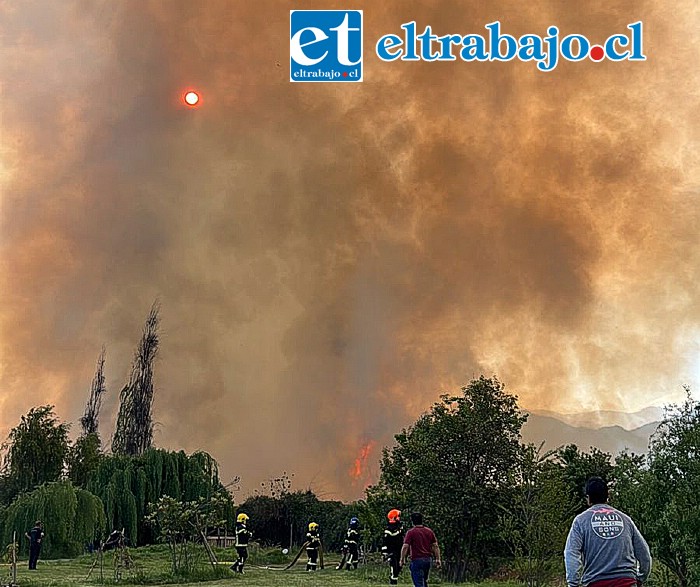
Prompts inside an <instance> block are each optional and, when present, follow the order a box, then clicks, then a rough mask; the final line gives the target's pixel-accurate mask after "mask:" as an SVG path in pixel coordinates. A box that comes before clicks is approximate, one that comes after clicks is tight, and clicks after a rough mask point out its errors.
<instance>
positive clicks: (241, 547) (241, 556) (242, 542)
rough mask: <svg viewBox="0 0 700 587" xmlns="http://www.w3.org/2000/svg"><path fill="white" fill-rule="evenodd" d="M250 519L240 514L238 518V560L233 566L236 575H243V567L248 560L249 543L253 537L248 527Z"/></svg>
mask: <svg viewBox="0 0 700 587" xmlns="http://www.w3.org/2000/svg"><path fill="white" fill-rule="evenodd" d="M249 519H250V518H249V517H248V516H247V515H246V514H238V517H237V518H236V554H237V555H238V558H237V559H236V562H234V563H233V564H232V565H231V570H232V571H233V572H235V573H243V566H244V565H245V561H246V560H247V559H248V542H250V537H251V536H252V534H251V532H250V530H248V528H247V527H246V524H247V523H248V520H249Z"/></svg>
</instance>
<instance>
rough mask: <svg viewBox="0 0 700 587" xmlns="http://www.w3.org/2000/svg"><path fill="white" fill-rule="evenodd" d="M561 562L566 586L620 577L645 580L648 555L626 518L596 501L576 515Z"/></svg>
mask: <svg viewBox="0 0 700 587" xmlns="http://www.w3.org/2000/svg"><path fill="white" fill-rule="evenodd" d="M564 564H565V565H566V584H567V585H568V586H569V587H578V586H579V585H588V584H589V583H591V582H593V581H602V580H603V579H617V578H621V577H630V578H633V579H637V580H638V581H646V579H647V577H648V576H649V572H650V571H651V555H650V554H649V546H648V545H647V543H646V541H645V540H644V538H643V537H642V535H641V534H640V533H639V530H637V527H636V526H635V525H634V522H633V521H632V520H631V519H630V517H629V516H628V515H626V514H623V513H622V512H620V511H618V510H616V509H615V508H613V507H611V506H609V505H608V504H606V503H599V504H596V505H593V506H591V507H590V508H588V509H587V510H586V511H585V512H583V513H582V514H579V515H578V516H576V519H575V520H574V523H573V524H572V525H571V530H570V531H569V536H568V538H567V539H566V547H565V548H564Z"/></svg>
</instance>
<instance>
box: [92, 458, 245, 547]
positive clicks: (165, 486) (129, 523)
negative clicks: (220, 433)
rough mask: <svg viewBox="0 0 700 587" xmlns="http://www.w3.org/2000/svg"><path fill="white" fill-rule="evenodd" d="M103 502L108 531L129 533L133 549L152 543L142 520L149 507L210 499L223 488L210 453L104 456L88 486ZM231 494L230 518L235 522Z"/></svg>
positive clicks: (148, 526) (149, 527)
mask: <svg viewBox="0 0 700 587" xmlns="http://www.w3.org/2000/svg"><path fill="white" fill-rule="evenodd" d="M87 488H88V490H89V491H91V492H92V493H94V494H95V495H97V496H98V497H99V498H100V499H101V500H102V502H103V503H104V508H105V514H106V517H107V529H108V530H109V531H112V530H121V529H122V528H123V529H125V530H126V538H127V540H128V541H129V542H130V543H131V544H133V545H143V544H150V543H151V542H153V540H154V539H155V536H154V535H153V527H152V526H151V525H149V524H147V523H146V522H145V520H144V518H145V516H146V514H147V513H148V504H149V503H153V502H156V501H157V500H158V499H159V498H161V497H163V496H166V495H167V496H169V497H172V498H173V499H175V500H178V501H193V500H196V499H198V498H200V497H203V498H207V499H208V498H209V497H211V496H212V495H214V494H215V493H219V492H220V491H221V490H222V489H224V488H223V485H222V484H221V482H220V480H219V468H218V465H217V463H216V461H215V460H214V459H213V458H212V457H211V456H210V455H208V454H207V453H204V452H196V453H194V454H192V455H186V454H185V453H184V452H183V451H179V452H168V451H165V450H162V449H150V450H147V451H146V452H145V453H143V454H142V455H140V456H137V457H132V456H124V455H110V456H103V457H102V458H101V459H100V462H99V465H98V467H97V469H96V470H95V471H94V473H93V474H92V475H91V476H90V479H89V481H88V484H87ZM227 495H229V506H228V509H227V510H226V512H227V518H228V519H229V520H232V519H233V517H234V516H233V511H234V510H233V500H232V498H231V497H230V494H227Z"/></svg>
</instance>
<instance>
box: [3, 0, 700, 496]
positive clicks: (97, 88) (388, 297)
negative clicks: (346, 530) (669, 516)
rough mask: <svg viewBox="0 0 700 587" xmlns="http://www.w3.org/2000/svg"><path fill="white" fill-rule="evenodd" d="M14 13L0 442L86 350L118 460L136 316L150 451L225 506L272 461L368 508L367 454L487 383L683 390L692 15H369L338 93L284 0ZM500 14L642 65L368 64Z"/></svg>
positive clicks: (361, 0)
mask: <svg viewBox="0 0 700 587" xmlns="http://www.w3.org/2000/svg"><path fill="white" fill-rule="evenodd" d="M6 4H7V5H8V8H4V5H3V8H0V13H1V16H0V29H1V30H0V38H2V43H0V80H2V87H1V88H0V91H1V92H2V94H1V95H0V98H1V100H0V109H1V111H0V125H2V128H1V129H0V130H1V131H2V133H1V135H0V182H1V183H0V213H1V219H0V220H1V226H0V299H2V304H0V343H1V344H0V353H1V356H0V389H1V390H2V392H1V393H0V440H1V437H4V434H5V433H6V432H7V431H8V430H9V428H10V427H11V426H14V425H15V424H16V422H17V421H18V420H19V417H20V415H21V414H22V413H25V412H26V411H27V410H28V409H29V408H30V407H31V406H33V405H37V404H40V403H48V402H52V403H55V404H56V406H57V413H58V414H60V415H61V416H62V417H63V418H65V419H66V420H69V421H73V422H76V421H77V419H78V418H79V416H80V415H81V414H82V412H83V408H84V405H85V401H86V400H87V395H88V390H89V386H90V381H91V379H92V370H93V368H94V365H95V360H96V358H97V356H98V354H99V352H100V349H101V347H102V345H103V344H106V345H107V361H106V364H105V375H106V380H107V395H106V397H105V403H104V404H103V417H102V418H101V420H100V421H101V427H102V428H101V432H102V436H103V439H104V440H105V441H106V444H108V443H109V437H110V435H111V433H112V430H111V427H112V424H113V421H114V415H115V411H116V402H117V397H118V392H119V389H120V388H121V386H122V385H123V384H124V382H125V379H126V377H127V375H128V370H129V365H130V362H131V359H132V354H133V349H134V345H135V344H136V342H137V341H138V337H139V335H140V332H141V327H142V323H143V320H144V318H145V316H146V313H147V312H148V308H149V307H150V305H151V303H152V302H153V300H154V299H155V298H156V297H158V298H159V299H160V300H161V302H162V325H163V336H162V346H161V351H162V352H161V355H160V360H159V362H158V363H157V365H156V372H155V387H156V390H155V405H154V413H155V418H156V420H157V422H158V426H157V431H156V437H155V442H156V443H157V444H158V445H159V446H163V447H166V448H177V449H180V448H182V449H185V450H188V451H192V450H198V449H202V450H207V451H209V452H211V453H212V455H213V456H214V457H216V458H217V459H218V460H219V462H220V464H221V469H222V473H223V475H224V476H225V477H233V476H235V475H241V476H242V477H243V484H244V488H245V489H247V488H250V487H256V486H257V484H258V483H259V482H260V481H261V480H263V479H268V478H273V477H275V476H276V475H278V474H279V471H282V470H287V471H293V472H294V473H295V483H297V484H300V485H302V486H310V487H311V488H312V489H313V490H315V491H317V492H319V494H323V495H325V496H329V497H330V496H333V497H340V498H344V499H351V498H356V497H358V496H359V495H360V493H361V485H362V484H363V483H364V482H365V480H366V479H370V478H371V476H372V474H373V472H374V470H373V467H375V466H376V462H377V457H378V453H379V452H380V451H379V450H375V449H374V448H373V447H374V445H371V443H365V440H366V439H369V438H371V439H373V442H374V443H376V446H377V447H382V446H385V445H387V444H390V443H391V442H392V439H393V435H394V434H396V433H397V432H399V431H400V430H401V428H403V427H404V426H407V425H410V423H411V422H413V421H414V420H415V418H416V417H417V416H418V415H419V414H420V413H421V412H422V411H423V410H425V409H427V408H428V407H429V406H430V404H431V403H432V402H433V401H434V400H435V399H436V398H437V396H438V395H439V394H440V393H443V392H446V391H456V390H458V389H459V386H460V385H464V384H466V383H468V381H469V380H470V379H471V378H472V377H473V376H478V375H479V374H481V373H484V374H486V375H488V376H490V375H492V374H495V375H497V376H498V377H499V378H500V379H501V380H502V381H504V382H505V383H506V384H507V386H508V389H509V390H510V391H513V392H514V393H517V394H518V395H519V397H520V401H521V404H522V405H523V407H525V408H529V409H536V408H547V409H551V410H557V411H586V410H590V409H601V410H602V409H623V410H636V409H639V408H642V407H644V406H646V405H649V404H654V403H658V402H659V401H660V400H661V399H666V398H668V394H669V393H671V391H673V390H679V389H680V384H681V383H690V384H691V386H692V387H693V388H696V387H697V386H698V385H700V361H698V356H700V353H699V352H698V349H699V348H700V347H699V342H698V341H700V335H699V333H700V248H699V247H698V237H697V227H698V225H699V224H700V206H698V193H700V149H698V147H697V146H698V144H700V112H699V111H698V103H697V100H696V99H695V97H696V96H697V95H698V93H699V92H700V78H699V77H698V75H697V72H696V69H697V66H696V64H697V63H698V60H700V53H699V51H700V46H699V45H698V44H697V43H691V42H689V41H688V40H689V39H694V38H695V37H696V36H697V30H698V28H699V27H700V22H698V11H697V10H696V7H695V2H693V1H691V0H679V1H678V2H675V3H674V4H673V7H672V8H669V7H668V6H667V5H665V4H663V3H662V2H660V0H635V1H634V2H632V0H621V1H620V2H613V3H607V4H605V5H603V4H600V5H599V6H596V7H595V9H593V8H591V9H590V10H589V9H588V8H587V9H585V10H584V9H582V10H571V7H570V6H569V3H565V2H540V3H536V4H533V3H506V2H498V1H494V2H472V3H465V2H455V1H453V0H452V1H443V0H425V1H421V2H418V1H417V0H386V1H384V2H381V3H379V2H376V0H375V1H369V0H357V2H355V3H354V4H353V8H357V9H364V10H365V28H366V30H365V31H364V38H365V60H366V63H365V65H366V67H365V72H364V73H365V77H366V81H365V82H363V83H361V84H353V85H352V87H346V86H347V85H346V84H323V83H320V84H291V83H290V82H289V71H288V69H287V67H288V65H287V64H288V60H289V11H288V9H284V6H282V3H280V2H277V1H273V0H261V1H260V2H255V3H252V2H231V1H230V0H210V1H207V2H191V1H190V2H188V1H184V0H183V1H180V2H176V1H172V2H166V1H164V0H147V1H136V0H124V1H123V2H92V3H91V2H84V1H80V0H65V1H62V2H18V3H12V7H11V8H9V4H10V3H6ZM343 4H344V3H342V2H340V1H339V0H329V1H328V2H326V3H324V8H326V9H330V8H334V7H337V8H343ZM674 15H682V17H678V18H672V17H673V16H674ZM497 19H500V20H502V22H503V27H504V30H508V31H509V32H510V33H512V34H515V35H521V34H528V33H542V32H544V31H546V28H547V26H549V25H557V26H559V27H560V29H561V31H562V34H568V33H574V32H576V33H582V34H585V35H587V36H589V38H592V39H593V38H596V39H601V38H607V36H608V35H609V34H611V33H614V32H618V31H620V30H625V25H626V24H627V23H629V22H633V21H636V20H643V21H644V26H645V35H646V36H645V52H646V53H647V54H648V56H649V59H648V61H647V62H644V63H637V64H634V63H629V62H625V63H617V64H616V63H611V62H606V61H604V62H601V63H593V62H589V61H586V62H583V63H569V62H566V63H561V64H560V65H559V67H558V68H557V69H556V70H555V71H553V72H552V73H550V74H543V73H541V72H538V71H537V70H536V68H535V67H533V65H532V64H531V63H530V64H527V63H519V62H517V61H515V62H511V63H472V64H467V63H463V62H454V63H448V62H443V63H426V62H421V63H409V62H400V61H397V62H394V63H385V62H380V61H379V60H378V59H377V58H376V56H375V55H373V53H372V42H371V39H378V38H379V37H380V36H381V35H383V34H386V33H390V32H395V31H397V30H400V28H399V27H400V25H401V23H402V22H408V21H410V20H415V21H416V22H417V23H418V25H419V26H421V27H423V26H426V25H431V26H432V27H433V28H434V30H435V31H442V32H444V31H450V32H460V31H464V32H471V31H476V30H477V29H479V28H480V27H481V26H483V24H484V23H488V22H493V21H494V20H497ZM183 84H191V87H192V88H196V89H197V90H198V91H201V96H202V107H201V108H197V109H196V111H192V110H191V109H189V108H186V107H185V106H184V105H183V103H182V91H183V90H184V89H186V88H184V87H183ZM360 444H362V449H361V450H360V452H359V454H358V452H357V447H358V446H360ZM368 447H369V448H368ZM349 475H350V477H352V478H353V479H358V482H357V483H353V484H351V483H348V476H349Z"/></svg>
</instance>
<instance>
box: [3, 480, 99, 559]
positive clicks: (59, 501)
mask: <svg viewBox="0 0 700 587" xmlns="http://www.w3.org/2000/svg"><path fill="white" fill-rule="evenodd" d="M3 518H4V524H3V533H2V540H3V544H8V543H9V542H11V541H12V533H13V532H17V538H18V540H19V542H20V546H21V547H22V548H23V550H24V551H25V552H26V538H25V536H24V533H25V532H26V531H27V530H28V529H29V528H31V527H32V525H33V524H34V521H35V520H42V521H43V522H44V526H45V528H46V537H45V539H44V540H43V545H42V555H43V556H45V557H47V558H63V557H73V556H77V555H79V554H81V553H82V552H83V550H84V548H85V545H86V544H88V543H92V542H93V541H94V540H95V539H97V538H99V536H100V535H101V534H102V531H103V530H104V527H105V515H104V510H103V508H102V502H101V501H100V500H99V499H98V498H97V497H95V496H94V495H92V494H91V493H88V492H87V491H85V490H83V489H77V488H75V487H73V485H71V483H70V482H69V481H59V482H56V483H45V484H43V485H41V486H39V487H37V488H36V489H34V491H31V492H29V493H25V494H23V495H21V496H20V497H19V498H17V499H16V500H15V501H14V502H12V505H10V506H9V507H8V508H7V510H6V511H5V512H4V516H3ZM23 544H24V546H23Z"/></svg>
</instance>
